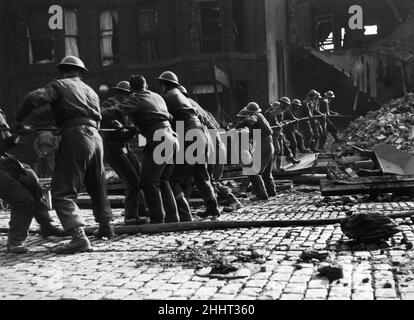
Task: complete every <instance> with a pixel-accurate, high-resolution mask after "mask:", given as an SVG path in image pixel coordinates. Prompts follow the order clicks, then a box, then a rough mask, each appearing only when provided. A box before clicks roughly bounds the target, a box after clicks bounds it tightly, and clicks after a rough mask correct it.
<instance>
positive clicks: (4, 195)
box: [0, 109, 65, 254]
mask: <svg viewBox="0 0 414 320" xmlns="http://www.w3.org/2000/svg"><path fill="white" fill-rule="evenodd" d="M7 129H9V126H8V124H7V122H6V117H5V116H4V114H3V112H2V111H1V109H0V130H1V131H0V199H2V200H3V201H5V202H6V203H8V204H9V205H10V207H11V217H10V223H9V225H10V229H9V233H8V239H7V252H10V253H16V254H22V253H27V252H28V249H27V248H26V247H25V246H24V243H25V241H26V238H27V235H28V230H29V227H30V224H31V222H32V219H33V217H34V218H35V219H36V221H37V222H38V223H39V225H40V233H41V235H42V236H43V237H48V236H64V235H65V233H64V231H63V230H61V229H58V228H56V227H55V226H53V225H52V222H53V219H52V218H51V216H50V215H49V209H48V207H47V205H46V203H45V200H44V197H43V192H42V188H41V187H40V185H39V181H38V179H37V176H36V174H35V173H34V171H33V170H31V169H30V168H28V167H27V166H25V165H23V164H22V163H21V162H19V161H18V160H17V159H16V158H15V157H14V156H12V155H10V154H7V153H6V151H7V150H8V149H11V148H13V147H15V146H16V145H17V144H18V143H19V137H18V136H16V135H12V134H11V133H10V131H6V130H7Z"/></svg>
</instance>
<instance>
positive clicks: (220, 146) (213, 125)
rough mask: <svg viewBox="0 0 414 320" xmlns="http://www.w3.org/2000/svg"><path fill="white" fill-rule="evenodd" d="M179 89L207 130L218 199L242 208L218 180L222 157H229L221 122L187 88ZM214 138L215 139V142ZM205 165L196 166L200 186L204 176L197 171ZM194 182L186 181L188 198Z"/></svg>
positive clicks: (228, 204) (191, 180) (209, 170)
mask: <svg viewBox="0 0 414 320" xmlns="http://www.w3.org/2000/svg"><path fill="white" fill-rule="evenodd" d="M178 90H180V91H181V93H182V94H184V96H186V97H187V98H188V100H189V101H190V102H191V105H192V106H193V108H194V109H196V111H197V115H198V118H199V120H200V122H201V124H202V125H203V126H204V128H205V132H206V135H207V137H208V140H209V144H208V145H209V151H208V154H209V158H211V159H212V157H214V158H215V162H216V163H215V164H208V173H209V176H210V181H211V184H212V185H213V187H214V190H215V192H216V193H217V200H218V201H219V202H220V204H224V205H225V206H229V207H232V208H234V209H238V208H240V207H241V203H240V201H239V200H238V199H237V198H236V197H235V196H234V195H233V193H232V192H231V189H230V188H227V187H225V186H224V185H222V184H221V183H220V182H219V181H218V180H219V179H220V178H221V177H222V175H223V172H224V164H223V163H220V159H227V150H226V146H225V144H224V143H223V141H221V138H220V124H219V123H218V122H217V120H216V119H215V118H214V116H213V115H212V114H211V113H210V112H208V111H206V110H204V109H203V108H202V107H201V106H200V105H199V104H198V103H197V102H196V101H194V100H193V99H192V98H191V97H190V95H189V94H188V92H187V89H186V88H184V87H183V86H180V87H178ZM212 132H214V134H211V133H212ZM213 139H215V143H214V142H213ZM210 155H211V157H210ZM203 167H204V165H200V164H197V165H196V166H195V168H194V172H195V174H194V176H195V179H194V180H195V182H196V184H197V186H198V187H199V188H200V186H199V185H200V176H203V174H200V173H197V171H202V172H203V171H204V170H205V169H204V168H203ZM192 182H193V179H192V177H189V179H188V181H187V182H186V183H185V184H186V186H185V189H184V190H188V191H186V192H185V195H186V197H187V199H188V198H190V196H191V191H192Z"/></svg>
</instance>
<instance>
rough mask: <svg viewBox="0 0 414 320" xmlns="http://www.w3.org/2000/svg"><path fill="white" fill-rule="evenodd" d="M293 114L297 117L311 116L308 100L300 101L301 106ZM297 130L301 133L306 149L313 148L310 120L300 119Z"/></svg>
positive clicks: (313, 138) (313, 137)
mask: <svg viewBox="0 0 414 320" xmlns="http://www.w3.org/2000/svg"><path fill="white" fill-rule="evenodd" d="M295 114H296V116H297V117H298V118H300V119H303V118H310V117H312V112H311V110H310V108H309V105H308V102H307V101H305V102H303V103H302V107H300V108H298V109H297V110H295ZM298 128H299V131H300V132H301V133H302V135H303V144H304V147H305V148H306V149H311V150H312V149H314V148H315V136H314V132H313V129H312V120H311V119H309V120H306V121H301V122H300V123H299V126H298Z"/></svg>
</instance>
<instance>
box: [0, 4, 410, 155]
mask: <svg viewBox="0 0 414 320" xmlns="http://www.w3.org/2000/svg"><path fill="white" fill-rule="evenodd" d="M410 2H411V1H407V0H367V1H360V0H355V1H350V0H349V1H348V0H344V1H342V0H341V1H332V0H331V1H329V0H152V1H147V0H90V1H80V0H65V1H63V0H54V1H52V0H24V1H23V0H15V1H7V0H0V48H1V50H0V105H2V106H3V108H4V109H5V111H6V113H7V115H8V117H9V118H10V120H11V121H13V118H14V115H15V113H16V108H17V106H18V103H19V101H21V99H22V97H23V96H24V95H25V94H26V93H27V92H28V91H30V90H32V89H34V88H37V87H39V86H41V85H43V84H45V83H47V82H48V81H50V80H51V79H52V78H53V77H55V75H56V71H55V64H56V63H57V62H59V60H60V59H61V58H62V57H63V56H65V55H66V54H73V55H78V56H80V57H81V58H82V59H83V60H84V61H85V63H86V64H87V66H88V68H89V69H90V70H91V72H90V73H89V74H88V75H87V76H86V82H87V83H88V84H90V85H91V86H92V87H93V88H94V89H95V90H96V91H98V92H99V94H100V95H101V98H105V97H106V96H107V94H108V92H107V89H108V88H111V87H112V86H113V85H114V84H116V83H117V82H118V81H120V80H124V79H127V78H128V76H129V75H130V74H131V73H142V74H143V75H145V76H146V77H147V79H148V80H149V84H150V87H151V89H152V90H155V91H158V90H159V88H158V84H157V82H156V81H155V79H154V78H155V77H157V76H158V75H159V74H160V73H161V72H162V71H165V70H167V69H169V70H172V71H174V72H176V73H177V74H178V75H179V77H180V80H181V82H182V84H183V85H185V86H186V87H187V89H188V90H189V91H190V93H192V94H193V95H194V96H195V98H196V99H197V100H198V101H199V102H200V103H201V104H202V105H203V106H204V107H205V108H207V109H208V110H210V111H212V112H213V113H215V114H216V115H217V116H218V117H219V118H220V120H221V121H224V122H231V121H233V120H234V117H235V114H236V113H237V111H238V110H240V109H241V108H242V107H244V105H245V104H246V103H247V102H249V101H252V100H254V101H257V102H259V103H260V104H261V105H262V106H263V107H266V105H268V104H269V102H270V101H274V100H275V99H278V98H279V97H280V96H282V95H289V96H290V97H292V98H294V97H299V98H304V96H305V95H306V93H307V92H308V90H309V89H310V88H316V89H318V90H319V91H325V90H334V91H335V92H336V93H337V96H338V98H339V99H338V100H337V102H336V105H335V109H336V110H338V111H340V112H342V113H344V114H354V113H365V112H366V111H367V110H369V108H376V106H377V105H378V104H379V103H381V102H382V101H386V100H387V99H389V98H390V97H394V96H401V94H402V91H403V90H409V89H410V85H411V83H412V80H413V77H412V72H411V70H412V68H411V67H410V66H412V64H411V62H412V60H411V56H410V54H409V53H407V54H406V55H404V56H403V59H405V60H404V62H403V63H402V64H401V62H399V61H400V60H398V59H399V58H398V57H397V58H395V55H392V53H390V50H388V51H387V53H386V54H385V53H384V55H385V56H386V57H388V58H387V59H388V60H384V59H382V58H381V59H380V60H378V61H385V62H384V63H385V65H386V70H385V71H384V70H383V72H382V73H381V72H380V70H379V69H380V68H379V69H378V70H379V71H377V73H374V72H372V71H369V72H368V73H367V72H366V71H365V72H364V73H363V74H364V75H365V76H366V77H365V80H361V79H362V78H363V77H361V76H359V80H358V79H357V80H356V81H357V82H356V84H357V88H358V90H356V87H355V86H354V83H353V79H352V75H351V73H350V70H345V69H346V68H348V67H349V69H351V67H350V66H351V65H352V64H350V63H348V64H347V65H346V67H343V65H341V63H339V65H338V63H337V60H335V59H333V58H332V57H333V55H335V57H336V56H342V55H345V56H346V55H347V54H349V52H351V53H352V57H351V58H350V59H351V62H354V60H355V59H354V56H357V57H360V56H362V57H364V56H369V57H373V56H374V54H371V53H370V54H368V53H367V50H368V51H369V52H371V51H372V50H373V49H372V48H373V47H374V45H375V46H381V47H386V46H387V45H388V48H389V45H390V41H389V40H387V39H389V38H390V39H394V38H396V36H394V33H398V34H400V33H401V34H402V36H408V35H407V34H403V33H404V32H405V31H404V30H406V31H407V32H406V33H408V34H410V33H412V30H413V28H410V27H409V26H407V24H409V23H410V21H411V19H410V18H409V13H410V12H413V8H412V7H413V5H412V4H411V3H410ZM56 4H58V5H61V6H62V7H63V9H64V13H63V18H64V22H63V29H62V30H50V29H49V27H48V21H49V18H50V17H51V14H49V13H48V9H49V7H50V6H51V5H56ZM355 4H358V5H361V6H362V7H363V9H364V25H366V26H371V27H374V26H376V28H370V30H371V31H372V30H374V29H375V32H376V34H372V35H364V31H362V32H361V31H356V32H353V31H350V30H349V27H348V20H349V18H350V14H349V13H348V11H349V7H350V6H351V5H355ZM411 26H412V24H411ZM381 41H383V42H381ZM362 43H363V44H364V48H363V47H362ZM399 43H400V45H401V42H399ZM402 43H404V42H402ZM367 45H368V48H367ZM356 49H358V50H356ZM364 50H365V51H364ZM384 50H385V49H384ZM407 50H408V49H407ZM391 51H392V50H391ZM394 51H395V50H394ZM402 51H403V50H398V52H399V53H401V52H402ZM376 52H378V50H377V51H376ZM408 52H409V50H408ZM411 52H413V51H411ZM375 56H377V53H375ZM348 57H349V56H348ZM373 59H374V58H369V59H367V60H361V62H360V63H362V64H365V63H367V64H368V65H370V64H371V65H372V63H376V66H379V65H380V64H379V63H377V60H375V61H374V60H373ZM375 59H376V58H375ZM390 59H391V63H389V62H387V61H389V60H390ZM339 60H340V61H342V60H341V59H339ZM372 61H374V62H372ZM395 61H397V62H395ZM401 65H403V67H401ZM381 66H382V64H381ZM401 70H402V71H401ZM401 75H403V78H404V79H405V81H403V84H402V83H401V80H402V77H401ZM369 77H370V78H369ZM373 77H375V78H376V79H375V80H376V81H375V83H376V86H375V88H373V86H372V83H373ZM367 79H368V80H367ZM375 89H376V93H377V96H375ZM356 92H358V100H357V102H356V105H357V107H352V105H353V104H354V103H355V96H356ZM373 93H374V94H373ZM34 120H36V121H37V122H44V123H47V122H48V121H50V118H49V113H48V112H47V109H45V110H39V111H38V113H37V114H36V115H35V116H34ZM27 139H29V138H27ZM26 145H28V146H30V142H29V143H26ZM29 148H30V147H26V149H25V150H22V151H19V152H22V154H21V156H23V157H24V158H25V159H28V160H27V161H29V162H30V159H31V156H30V155H28V154H30V152H31V150H29ZM29 151H30V152H29Z"/></svg>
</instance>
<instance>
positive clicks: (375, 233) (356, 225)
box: [341, 213, 400, 243]
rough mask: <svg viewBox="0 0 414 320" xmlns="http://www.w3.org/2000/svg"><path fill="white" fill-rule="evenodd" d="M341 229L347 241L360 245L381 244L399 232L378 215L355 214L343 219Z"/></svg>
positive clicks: (388, 221)
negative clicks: (351, 240)
mask: <svg viewBox="0 0 414 320" xmlns="http://www.w3.org/2000/svg"><path fill="white" fill-rule="evenodd" d="M341 229H342V232H343V233H344V234H345V235H346V236H347V237H348V238H349V239H353V240H356V241H358V242H361V243H377V242H381V241H384V240H388V239H389V238H391V237H392V236H394V235H395V234H397V233H399V232H400V230H399V229H398V227H397V225H396V224H395V223H394V222H393V221H392V220H391V219H390V218H389V217H386V216H384V215H382V214H378V213H369V214H355V215H353V216H351V217H348V218H345V219H344V220H342V222H341Z"/></svg>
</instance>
